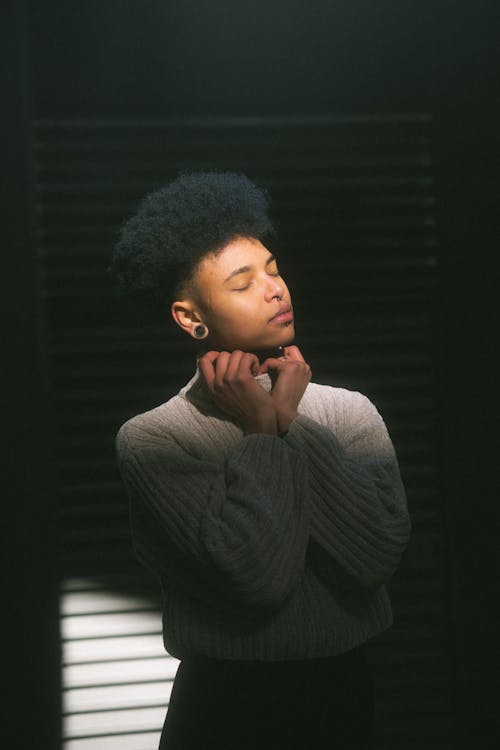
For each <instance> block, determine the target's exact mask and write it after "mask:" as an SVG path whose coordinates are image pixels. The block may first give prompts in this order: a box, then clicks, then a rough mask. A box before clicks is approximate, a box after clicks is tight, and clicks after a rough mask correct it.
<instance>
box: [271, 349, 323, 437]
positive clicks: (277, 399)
mask: <svg viewBox="0 0 500 750" xmlns="http://www.w3.org/2000/svg"><path fill="white" fill-rule="evenodd" d="M260 372H269V374H270V375H271V380H272V381H273V387H272V389H271V398H272V399H273V401H274V404H275V406H276V411H277V419H278V431H279V432H286V431H287V430H288V428H289V426H290V424H291V422H293V420H294V419H295V417H296V416H297V408H298V405H299V403H300V399H301V398H302V396H303V395H304V391H305V390H306V388H307V385H308V383H309V381H310V380H311V368H310V367H309V365H308V364H307V362H306V361H305V360H304V357H303V356H302V354H301V353H300V349H299V348H298V347H296V346H287V347H286V349H285V356H284V357H280V358H275V357H270V358H269V359H266V360H265V362H263V363H262V365H261V366H260Z"/></svg>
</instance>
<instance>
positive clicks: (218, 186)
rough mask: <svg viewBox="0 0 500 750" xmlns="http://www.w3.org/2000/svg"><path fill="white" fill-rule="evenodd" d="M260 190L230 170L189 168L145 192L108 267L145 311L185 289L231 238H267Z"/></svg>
mask: <svg viewBox="0 0 500 750" xmlns="http://www.w3.org/2000/svg"><path fill="white" fill-rule="evenodd" d="M268 204H269V201H268V197H267V192H266V191H265V189H264V188H262V187H259V186H257V185H256V184H255V183H253V182H251V181H250V180H249V179H248V177H246V176H245V175H243V174H239V173H234V172H216V171H209V172H187V173H181V174H180V175H179V176H178V177H177V178H176V179H174V180H173V181H172V182H169V183H167V184H166V185H165V186H164V187H162V188H160V189H159V190H156V191H155V192H153V193H150V194H149V195H147V196H146V197H145V198H144V199H143V201H142V202H141V203H140V205H139V207H138V210H137V212H136V213H135V214H134V216H132V217H131V218H130V219H129V220H128V221H126V222H125V223H124V224H123V226H122V227H121V230H120V234H119V238H118V241H117V242H116V244H115V247H114V253H113V257H112V261H111V265H110V268H109V271H110V273H111V275H112V276H113V277H114V278H115V280H116V281H117V283H118V287H119V288H120V289H121V290H122V291H123V292H126V293H127V294H128V295H130V296H131V297H132V298H133V299H134V300H135V302H138V303H139V306H140V307H141V308H142V309H143V310H147V311H148V312H153V311H158V310H159V309H161V308H163V309H164V307H165V305H166V303H168V302H171V301H172V300H173V299H174V298H175V296H177V295H179V294H182V292H183V291H185V290H186V289H188V288H189V282H190V279H191V278H192V275H193V272H194V271H195V269H196V267H197V264H198V263H199V261H200V260H201V259H202V258H203V257H204V256H205V255H207V254H209V253H217V252H218V251H220V250H222V249H223V248H224V247H225V246H226V245H227V244H228V243H229V242H230V241H231V240H233V239H234V238H235V237H238V236H241V237H252V238H255V239H258V240H263V241H265V242H269V241H271V240H272V239H273V238H274V227H273V225H272V222H271V220H270V218H269V216H268Z"/></svg>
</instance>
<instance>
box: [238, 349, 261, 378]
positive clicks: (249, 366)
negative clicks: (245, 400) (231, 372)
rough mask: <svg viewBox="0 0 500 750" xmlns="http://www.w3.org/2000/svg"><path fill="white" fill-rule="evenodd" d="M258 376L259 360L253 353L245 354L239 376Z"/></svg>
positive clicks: (241, 361)
mask: <svg viewBox="0 0 500 750" xmlns="http://www.w3.org/2000/svg"><path fill="white" fill-rule="evenodd" d="M249 372H250V373H251V374H252V376H255V375H258V374H259V372H260V365H259V358H258V357H257V355H255V354H252V353H251V352H244V353H243V356H242V358H241V360H240V366H239V374H240V375H241V376H242V377H245V376H246V375H248V374H249Z"/></svg>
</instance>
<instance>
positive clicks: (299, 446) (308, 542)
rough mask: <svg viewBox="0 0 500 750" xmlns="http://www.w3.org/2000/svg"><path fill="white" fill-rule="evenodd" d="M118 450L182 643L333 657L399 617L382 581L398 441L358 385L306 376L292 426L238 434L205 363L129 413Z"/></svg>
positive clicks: (140, 531)
mask: <svg viewBox="0 0 500 750" xmlns="http://www.w3.org/2000/svg"><path fill="white" fill-rule="evenodd" d="M257 379H258V380H259V382H260V383H261V385H262V386H263V387H264V388H266V390H269V389H270V387H271V383H270V379H269V377H268V376H267V375H261V376H258V378H257ZM117 450H118V460H119V466H120V471H121V474H122V476H123V479H124V482H125V485H126V487H127V491H128V494H129V497H130V506H131V526H132V538H133V543H134V548H135V551H136V554H137V556H138V558H139V560H140V561H141V562H143V563H144V564H145V565H146V566H147V567H148V568H150V569H151V570H153V571H154V572H155V573H156V574H157V575H158V577H159V578H160V581H161V585H162V590H163V594H164V612H163V631H164V642H165V648H166V649H167V651H168V652H169V653H170V654H172V655H173V656H176V657H178V658H179V659H182V658H186V657H190V656H208V657H215V658H222V659H243V660H279V659H304V658H311V657H319V656H328V655H333V654H337V653H340V652H342V651H346V650H348V649H350V648H353V647H354V646H356V645H358V644H360V643H363V642H364V641H366V640H367V639H368V638H370V637H371V636H374V635H376V634H377V633H380V632H381V631H383V630H384V629H385V628H387V627H389V626H390V624H391V623H392V613H391V607H390V603H389V598H388V595H387V591H386V588H385V586H384V584H385V583H386V582H387V581H388V580H389V579H390V578H391V576H392V575H393V573H394V571H395V570H396V568H397V565H398V563H399V561H400V558H401V554H402V552H403V550H404V548H405V546H406V543H407V540H408V535H409V525H410V524H409V518H408V513H407V508H406V501H405V492H404V489H403V485H402V483H401V479H400V475H399V470H398V465H397V461H396V457H395V455H394V450H393V447H392V444H391V441H390V439H389V436H388V434H387V430H386V428H385V425H384V422H383V421H382V418H381V417H380V415H379V414H378V412H377V410H376V409H375V407H374V406H373V404H371V403H370V401H369V400H368V399H367V398H366V397H365V396H362V395H361V394H360V393H357V392H351V391H347V390H344V389H342V388H333V387H330V386H323V385H317V384H314V383H310V384H309V386H308V387H307V390H306V392H305V394H304V396H303V398H302V400H301V402H300V405H299V415H298V416H297V417H296V419H295V420H294V421H293V422H292V424H291V426H290V428H289V430H288V433H287V434H286V436H285V437H283V438H280V437H274V436H271V435H261V434H252V435H247V436H244V434H243V432H242V430H241V428H240V426H239V425H238V423H237V422H236V421H235V420H233V419H232V418H231V417H229V416H228V415H226V414H225V413H224V412H222V411H221V410H220V409H219V408H218V407H217V406H216V405H215V404H214V402H213V401H212V399H211V398H210V394H209V392H208V390H207V388H206V385H205V384H204V382H203V381H202V379H201V378H200V377H199V376H198V374H196V375H195V377H194V378H193V379H192V380H191V381H190V382H189V383H188V385H187V386H185V387H184V388H183V389H182V390H181V391H180V392H179V394H178V395H177V396H174V397H173V398H172V399H170V400H169V401H167V402H166V403H165V404H162V405H161V406H158V407H157V408H155V409H152V410H151V411H148V412H146V413H145V414H140V415H138V416H136V417H134V418H133V419H130V420H129V421H128V422H126V423H125V424H124V425H123V426H122V427H121V429H120V431H119V433H118V436H117Z"/></svg>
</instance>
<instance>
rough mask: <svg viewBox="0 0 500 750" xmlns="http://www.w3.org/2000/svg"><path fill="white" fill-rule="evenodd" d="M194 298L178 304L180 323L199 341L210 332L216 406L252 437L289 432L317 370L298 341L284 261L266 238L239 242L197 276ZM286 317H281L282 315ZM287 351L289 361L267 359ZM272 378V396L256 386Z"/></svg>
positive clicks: (205, 372)
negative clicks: (199, 333)
mask: <svg viewBox="0 0 500 750" xmlns="http://www.w3.org/2000/svg"><path fill="white" fill-rule="evenodd" d="M193 290H194V292H193V293H192V294H191V295H189V296H186V297H185V298H184V299H182V300H178V301H176V302H174V303H173V305H172V315H173V317H174V320H175V322H176V323H177V324H178V325H179V326H180V327H181V328H182V329H183V330H184V331H185V332H186V333H188V334H189V335H190V336H192V337H193V338H196V337H195V334H194V331H195V328H196V326H198V325H200V324H202V325H205V326H206V327H207V329H208V332H209V333H208V336H207V339H206V343H207V344H208V346H209V347H210V349H209V351H207V353H206V354H205V355H204V356H203V357H202V358H201V359H200V360H199V368H200V373H201V375H202V377H203V378H204V380H205V382H206V384H207V386H208V388H209V390H210V392H211V394H212V397H213V399H214V401H215V402H216V403H217V404H218V405H219V406H220V407H221V409H223V410H224V411H225V412H226V413H228V414H230V415H231V416H234V417H236V418H237V419H238V421H239V422H240V423H241V424H242V426H243V429H244V430H245V432H246V433H247V434H250V433H255V432H260V433H267V434H270V435H277V434H279V433H282V432H285V431H286V430H287V429H288V427H289V425H290V423H291V422H292V420H293V419H294V418H295V416H296V415H297V407H298V404H299V402H300V399H301V398H302V395H303V393H304V391H305V389H306V387H307V384H308V383H309V381H310V379H311V369H310V367H309V365H308V364H307V363H306V362H305V361H304V358H303V357H302V354H301V353H300V351H299V349H298V348H297V347H296V346H292V345H291V342H292V341H293V339H294V336H295V329H294V323H293V309H292V302H291V298H290V292H289V290H288V287H287V286H286V284H285V282H284V280H283V279H282V277H281V276H280V275H279V270H278V266H277V263H276V260H275V259H274V258H273V256H272V254H271V253H270V252H269V250H268V249H267V248H266V247H265V246H264V245H263V244H262V243H261V242H259V241H258V240H256V239H254V238H249V237H238V238H236V239H235V240H233V241H232V242H230V243H229V244H228V245H226V247H225V248H224V249H223V250H222V251H221V252H219V253H218V254H216V255H215V254H210V255H207V256H205V257H204V258H203V259H202V261H201V262H200V264H199V266H198V268H197V270H196V272H195V275H194V277H193ZM277 314H279V315H280V317H276V315H277ZM279 346H282V347H284V356H283V357H273V356H270V357H268V358H265V359H264V361H260V360H259V357H258V356H257V352H259V353H262V352H263V351H264V352H265V351H266V350H268V351H269V352H271V351H273V350H276V348H277V347H279ZM263 372H268V373H269V375H270V376H271V380H272V383H273V386H272V389H271V392H270V393H267V392H266V391H265V390H264V389H263V388H262V387H261V385H260V384H259V383H258V382H257V381H256V380H254V376H255V375H257V374H259V373H263Z"/></svg>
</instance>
